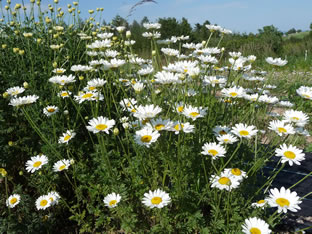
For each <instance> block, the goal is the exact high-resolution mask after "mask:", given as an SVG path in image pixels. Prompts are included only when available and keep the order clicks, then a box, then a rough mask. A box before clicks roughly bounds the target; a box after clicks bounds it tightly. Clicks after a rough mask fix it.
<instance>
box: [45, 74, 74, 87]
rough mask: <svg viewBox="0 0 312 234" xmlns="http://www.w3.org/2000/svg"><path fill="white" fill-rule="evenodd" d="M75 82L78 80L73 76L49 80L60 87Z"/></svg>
mask: <svg viewBox="0 0 312 234" xmlns="http://www.w3.org/2000/svg"><path fill="white" fill-rule="evenodd" d="M75 81H76V80H75V77H74V76H73V75H69V76H65V75H62V76H52V77H51V78H50V79H49V82H51V83H54V84H58V85H66V84H69V83H74V82H75Z"/></svg>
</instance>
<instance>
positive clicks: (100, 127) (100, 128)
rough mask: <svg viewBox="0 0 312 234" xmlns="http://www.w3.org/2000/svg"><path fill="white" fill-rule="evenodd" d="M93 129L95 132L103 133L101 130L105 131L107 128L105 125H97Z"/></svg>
mask: <svg viewBox="0 0 312 234" xmlns="http://www.w3.org/2000/svg"><path fill="white" fill-rule="evenodd" d="M95 128H96V129H97V130H100V131H103V130H105V129H106V128H107V125H106V124H98V125H96V126H95Z"/></svg>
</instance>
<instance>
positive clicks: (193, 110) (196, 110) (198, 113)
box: [182, 106, 207, 121]
mask: <svg viewBox="0 0 312 234" xmlns="http://www.w3.org/2000/svg"><path fill="white" fill-rule="evenodd" d="M206 110H207V108H203V107H193V106H185V107H184V109H183V112H182V114H183V115H185V116H186V117H188V118H191V119H192V120H193V121H194V120H196V119H197V118H202V117H204V116H205V115H206Z"/></svg>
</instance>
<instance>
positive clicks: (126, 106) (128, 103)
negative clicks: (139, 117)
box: [119, 98, 137, 112]
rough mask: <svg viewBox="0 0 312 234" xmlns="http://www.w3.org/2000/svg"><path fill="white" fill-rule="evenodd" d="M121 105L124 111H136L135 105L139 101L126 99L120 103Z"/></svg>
mask: <svg viewBox="0 0 312 234" xmlns="http://www.w3.org/2000/svg"><path fill="white" fill-rule="evenodd" d="M119 104H120V106H121V107H122V108H123V110H130V111H131V110H132V109H134V107H135V105H136V104H137V101H136V100H135V99H134V98H124V99H122V100H121V101H120V102H119ZM133 112H134V111H133Z"/></svg>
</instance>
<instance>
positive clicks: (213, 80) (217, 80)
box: [203, 76, 226, 87]
mask: <svg viewBox="0 0 312 234" xmlns="http://www.w3.org/2000/svg"><path fill="white" fill-rule="evenodd" d="M203 83H204V84H205V85H211V86H212V87H215V86H216V85H224V84H225V83H226V78H224V77H217V76H205V77H204V79H203Z"/></svg>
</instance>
